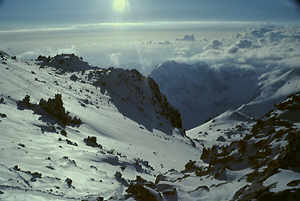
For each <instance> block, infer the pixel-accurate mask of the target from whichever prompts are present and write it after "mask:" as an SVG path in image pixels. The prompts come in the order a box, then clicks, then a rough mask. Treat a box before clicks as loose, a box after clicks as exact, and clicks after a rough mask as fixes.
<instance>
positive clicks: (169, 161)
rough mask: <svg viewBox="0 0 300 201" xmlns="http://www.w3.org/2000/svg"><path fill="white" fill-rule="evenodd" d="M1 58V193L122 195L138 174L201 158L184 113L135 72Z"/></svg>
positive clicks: (11, 196) (13, 196) (8, 196)
mask: <svg viewBox="0 0 300 201" xmlns="http://www.w3.org/2000/svg"><path fill="white" fill-rule="evenodd" d="M56 58H58V59H59V61H56ZM61 59H63V60H61ZM0 60H1V61H0V150H1V151H0V200H5V201H6V200H26V201H27V200H39V201H40V200H89V201H95V200H101V199H102V198H104V199H105V200H118V199H120V198H122V197H123V194H124V193H125V189H126V186H128V184H129V183H130V180H133V179H134V178H135V177H136V176H142V177H143V178H147V179H149V180H153V181H154V179H155V176H156V175H157V174H160V173H161V172H164V171H167V170H168V169H173V168H180V167H183V166H184V164H185V163H186V162H187V161H188V159H190V158H193V159H197V158H198V157H199V150H197V149H196V148H194V146H193V145H194V144H193V143H192V141H191V140H190V139H188V138H186V137H184V135H183V134H184V133H183V131H181V129H180V127H181V120H180V115H179V113H178V112H177V111H176V110H175V109H174V108H173V107H172V106H170V105H169V104H168V102H167V100H166V98H165V97H164V96H163V95H161V93H160V91H159V89H158V87H157V85H156V84H155V83H154V81H153V80H151V79H149V78H146V77H144V76H142V75H140V74H139V73H138V72H136V71H127V70H122V69H113V68H111V69H95V68H91V67H90V66H89V65H86V63H83V62H82V61H81V60H80V59H79V58H78V57H76V56H70V57H69V56H67V58H62V56H57V57H54V58H50V61H51V63H52V64H55V66H52V64H51V65H50V66H51V67H49V66H47V65H42V66H40V61H38V65H36V64H34V63H31V64H30V63H28V62H27V63H23V62H20V61H18V60H17V59H16V58H15V57H11V56H9V55H7V54H2V53H1V56H0ZM62 61H63V62H62ZM68 63H70V64H72V65H73V64H74V68H72V65H67V67H68V68H67V69H68V70H67V71H66V70H62V69H65V67H66V66H65V64H68ZM56 64H57V65H56ZM81 64H84V65H83V66H82V65H81ZM175 127H177V128H175ZM178 150H180V151H178ZM174 153H177V154H176V155H174Z"/></svg>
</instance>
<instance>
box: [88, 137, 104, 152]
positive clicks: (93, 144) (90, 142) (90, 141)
mask: <svg viewBox="0 0 300 201" xmlns="http://www.w3.org/2000/svg"><path fill="white" fill-rule="evenodd" d="M83 141H84V142H85V144H86V145H87V146H90V147H98V148H100V149H102V146H101V145H100V144H98V143H97V138H96V137H90V136H88V137H87V138H85V139H84V140H83Z"/></svg>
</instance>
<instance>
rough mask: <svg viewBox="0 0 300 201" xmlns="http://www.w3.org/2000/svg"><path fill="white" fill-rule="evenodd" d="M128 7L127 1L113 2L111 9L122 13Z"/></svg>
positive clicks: (116, 0) (114, 0)
mask: <svg viewBox="0 0 300 201" xmlns="http://www.w3.org/2000/svg"><path fill="white" fill-rule="evenodd" d="M127 6H128V0H113V9H114V11H116V12H119V13H121V12H124V11H125V10H126V8H127Z"/></svg>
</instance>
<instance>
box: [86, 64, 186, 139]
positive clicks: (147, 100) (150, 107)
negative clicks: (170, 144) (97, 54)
mask: <svg viewBox="0 0 300 201" xmlns="http://www.w3.org/2000/svg"><path fill="white" fill-rule="evenodd" d="M88 73H89V74H88V79H89V81H91V82H92V83H93V85H95V86H96V87H100V88H101V91H102V93H108V94H109V96H110V98H111V100H110V101H111V102H112V103H113V105H115V106H116V107H117V108H118V110H119V112H121V113H122V114H123V115H125V116H126V117H128V118H130V119H132V120H134V121H136V122H138V123H139V124H142V125H144V126H145V127H146V128H147V129H148V130H153V129H158V130H162V131H164V132H165V133H169V134H171V133H172V131H173V129H174V128H179V129H181V128H182V123H181V116H180V113H179V112H178V111H177V110H176V109H175V108H174V107H173V106H171V105H170V104H169V102H168V101H167V99H166V97H165V96H164V95H163V94H162V93H161V92H160V90H159V88H158V85H157V84H156V83H155V81H154V80H153V79H151V78H147V77H144V76H143V75H142V74H140V73H139V72H138V71H136V70H124V69H114V68H109V69H101V70H93V71H89V72H88Z"/></svg>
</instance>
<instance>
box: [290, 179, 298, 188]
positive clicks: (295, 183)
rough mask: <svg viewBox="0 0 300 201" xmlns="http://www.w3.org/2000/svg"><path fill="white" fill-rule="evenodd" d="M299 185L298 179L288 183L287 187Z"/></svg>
mask: <svg viewBox="0 0 300 201" xmlns="http://www.w3.org/2000/svg"><path fill="white" fill-rule="evenodd" d="M299 184H300V179H298V180H294V181H291V182H289V183H288V184H287V186H298V185H299Z"/></svg>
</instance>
